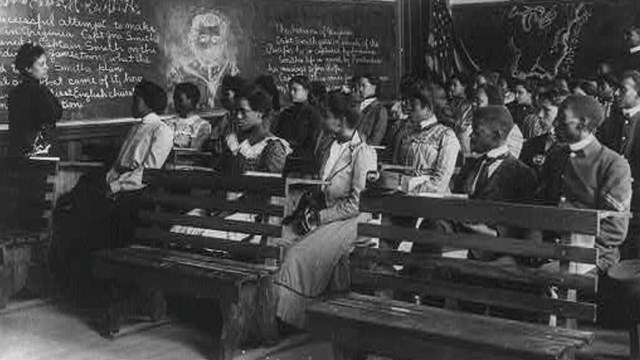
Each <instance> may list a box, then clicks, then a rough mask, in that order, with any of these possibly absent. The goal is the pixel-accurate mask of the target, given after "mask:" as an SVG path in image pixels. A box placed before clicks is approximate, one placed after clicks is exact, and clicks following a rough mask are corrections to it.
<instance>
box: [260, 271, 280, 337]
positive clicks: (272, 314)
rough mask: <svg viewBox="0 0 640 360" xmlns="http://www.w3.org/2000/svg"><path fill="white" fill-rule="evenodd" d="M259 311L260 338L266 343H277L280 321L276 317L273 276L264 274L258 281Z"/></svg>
mask: <svg viewBox="0 0 640 360" xmlns="http://www.w3.org/2000/svg"><path fill="white" fill-rule="evenodd" d="M256 305H257V306H256V310H257V311H258V316H257V318H258V329H259V330H258V331H259V334H258V339H259V341H261V342H263V343H264V345H268V346H272V345H275V344H276V343H277V342H278V340H279V338H278V321H277V319H276V306H277V296H276V291H275V287H274V282H273V276H263V277H262V278H261V279H260V281H259V283H258V293H257V301H256Z"/></svg>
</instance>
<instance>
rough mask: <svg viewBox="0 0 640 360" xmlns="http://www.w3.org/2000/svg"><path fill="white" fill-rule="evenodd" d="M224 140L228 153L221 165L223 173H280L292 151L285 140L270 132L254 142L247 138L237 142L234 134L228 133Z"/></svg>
mask: <svg viewBox="0 0 640 360" xmlns="http://www.w3.org/2000/svg"><path fill="white" fill-rule="evenodd" d="M226 141H227V146H228V149H229V153H228V154H227V158H226V160H225V161H223V164H222V167H221V170H222V172H224V173H232V174H242V173H244V172H247V171H257V172H267V173H282V171H283V170H284V164H285V161H286V159H287V156H289V154H291V152H292V150H291V147H290V146H289V143H288V142H287V141H285V140H284V139H281V138H279V137H277V136H274V135H271V134H269V135H268V136H266V137H265V138H264V139H262V140H260V141H258V142H256V143H255V144H251V143H250V142H249V139H246V140H244V141H242V142H241V143H238V138H237V135H236V134H230V135H228V136H227V138H226Z"/></svg>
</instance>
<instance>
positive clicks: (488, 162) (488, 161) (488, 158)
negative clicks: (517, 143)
mask: <svg viewBox="0 0 640 360" xmlns="http://www.w3.org/2000/svg"><path fill="white" fill-rule="evenodd" d="M508 156H509V153H508V152H507V153H504V154H502V155H498V156H496V157H491V156H488V155H486V154H485V155H484V156H483V157H482V162H483V163H485V164H486V165H491V164H493V163H495V162H496V161H500V160H504V159H506V158H507V157H508Z"/></svg>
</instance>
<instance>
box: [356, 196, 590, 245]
mask: <svg viewBox="0 0 640 360" xmlns="http://www.w3.org/2000/svg"><path fill="white" fill-rule="evenodd" d="M360 209H361V211H363V212H370V213H383V214H391V215H394V216H410V217H416V218H428V219H443V220H454V221H471V222H479V223H491V224H499V225H505V226H517V227H522V228H527V229H539V230H549V231H557V232H571V233H580V234H587V235H596V236H597V235H598V233H599V231H600V223H599V219H600V215H599V213H598V211H595V210H582V209H580V210H578V209H560V208H557V207H550V206H537V205H524V204H513V203H501V202H492V201H477V200H465V199H458V198H430V197H420V196H403V195H389V196H383V197H363V198H361V199H360Z"/></svg>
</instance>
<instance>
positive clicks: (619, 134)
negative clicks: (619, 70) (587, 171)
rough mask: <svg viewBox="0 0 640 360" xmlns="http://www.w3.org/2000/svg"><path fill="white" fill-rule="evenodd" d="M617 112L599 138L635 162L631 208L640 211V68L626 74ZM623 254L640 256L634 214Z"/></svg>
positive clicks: (639, 230)
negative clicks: (639, 70)
mask: <svg viewBox="0 0 640 360" xmlns="http://www.w3.org/2000/svg"><path fill="white" fill-rule="evenodd" d="M616 101H617V105H618V107H619V108H620V109H621V111H617V112H615V113H614V114H613V115H612V116H611V117H610V118H609V119H607V121H605V122H604V123H603V124H602V126H601V127H600V129H598V140H600V141H601V142H602V144H603V145H605V146H606V147H608V148H610V149H611V150H614V151H615V152H617V153H619V154H620V155H622V156H624V157H625V158H626V159H627V161H628V162H629V165H630V166H631V177H632V178H633V179H635V180H636V181H634V183H633V197H632V199H631V210H632V211H633V212H637V211H640V72H638V71H629V72H626V73H624V74H623V76H622V83H621V86H620V90H619V91H618V93H617V99H616ZM622 252H623V254H622V256H623V258H631V259H637V258H640V219H638V218H634V219H633V220H632V221H631V224H630V229H629V238H628V239H627V241H626V242H625V244H624V247H623V249H622Z"/></svg>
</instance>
